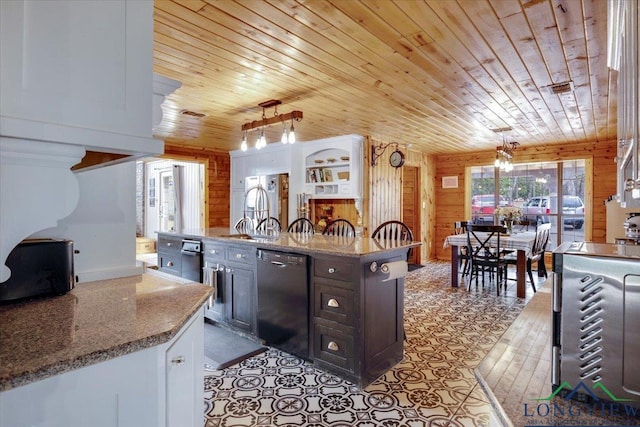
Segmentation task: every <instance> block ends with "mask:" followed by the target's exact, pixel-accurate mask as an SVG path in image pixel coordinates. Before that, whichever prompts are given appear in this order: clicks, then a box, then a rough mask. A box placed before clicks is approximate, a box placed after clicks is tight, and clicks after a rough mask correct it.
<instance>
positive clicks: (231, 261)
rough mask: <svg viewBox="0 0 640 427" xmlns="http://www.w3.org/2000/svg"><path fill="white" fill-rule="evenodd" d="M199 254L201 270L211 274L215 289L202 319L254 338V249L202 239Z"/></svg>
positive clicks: (255, 308) (255, 309) (255, 306)
mask: <svg viewBox="0 0 640 427" xmlns="http://www.w3.org/2000/svg"><path fill="white" fill-rule="evenodd" d="M203 251H204V252H203V261H204V266H205V268H212V269H213V270H215V272H213V274H215V280H214V281H215V285H216V299H215V300H214V301H212V302H213V304H209V303H208V304H207V305H206V306H205V316H206V317H207V318H209V319H211V320H214V321H217V322H221V323H224V324H227V325H228V326H230V327H231V328H232V329H236V330H238V331H241V332H243V333H248V334H252V335H255V334H256V312H257V299H256V294H257V289H256V277H255V274H256V273H255V271H256V251H257V250H256V248H255V247H253V246H234V245H228V244H225V243H221V242H219V241H212V240H206V239H205V240H204V241H203ZM205 284H207V283H205Z"/></svg>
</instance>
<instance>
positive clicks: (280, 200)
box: [244, 173, 289, 230]
mask: <svg viewBox="0 0 640 427" xmlns="http://www.w3.org/2000/svg"><path fill="white" fill-rule="evenodd" d="M258 185H260V186H262V188H264V189H265V190H266V193H267V199H268V202H269V204H268V206H269V216H270V217H273V218H276V219H278V221H279V222H280V225H281V226H282V228H283V229H284V230H286V228H287V225H288V224H289V174H286V173H284V174H274V175H259V176H248V177H246V178H245V194H246V196H245V208H244V209H245V211H246V216H248V217H249V218H252V219H257V218H255V214H254V213H255V212H256V211H258V210H259V208H258V207H257V206H256V203H257V201H256V200H255V194H256V193H255V192H249V190H250V189H251V188H254V187H256V186H258Z"/></svg>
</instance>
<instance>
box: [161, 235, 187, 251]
mask: <svg viewBox="0 0 640 427" xmlns="http://www.w3.org/2000/svg"><path fill="white" fill-rule="evenodd" d="M181 249H182V238H181V237H179V236H165V235H162V234H160V235H159V236H158V252H163V251H164V252H170V251H177V252H178V253H179V252H180V250H181Z"/></svg>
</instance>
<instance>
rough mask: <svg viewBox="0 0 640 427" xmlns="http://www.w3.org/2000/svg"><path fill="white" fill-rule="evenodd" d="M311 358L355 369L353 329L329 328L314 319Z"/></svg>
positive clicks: (346, 368) (339, 366)
mask: <svg viewBox="0 0 640 427" xmlns="http://www.w3.org/2000/svg"><path fill="white" fill-rule="evenodd" d="M314 323H315V325H314V334H313V339H314V342H313V353H314V354H313V358H314V359H317V360H321V361H323V362H326V363H329V364H331V365H333V366H336V367H338V368H341V369H345V370H348V371H351V372H353V371H354V370H355V351H354V341H353V331H352V330H351V329H349V330H348V331H347V330H340V329H334V328H330V327H328V326H326V325H324V324H322V323H321V322H318V321H317V319H316V320H315V321H314Z"/></svg>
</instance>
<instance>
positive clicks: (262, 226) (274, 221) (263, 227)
mask: <svg viewBox="0 0 640 427" xmlns="http://www.w3.org/2000/svg"><path fill="white" fill-rule="evenodd" d="M268 228H271V229H273V230H275V231H277V232H280V231H282V226H281V225H280V221H278V218H274V217H272V216H270V217H269V218H264V219H262V220H261V221H260V222H259V223H258V226H257V227H256V230H257V231H258V232H266V231H267V229H268Z"/></svg>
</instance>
